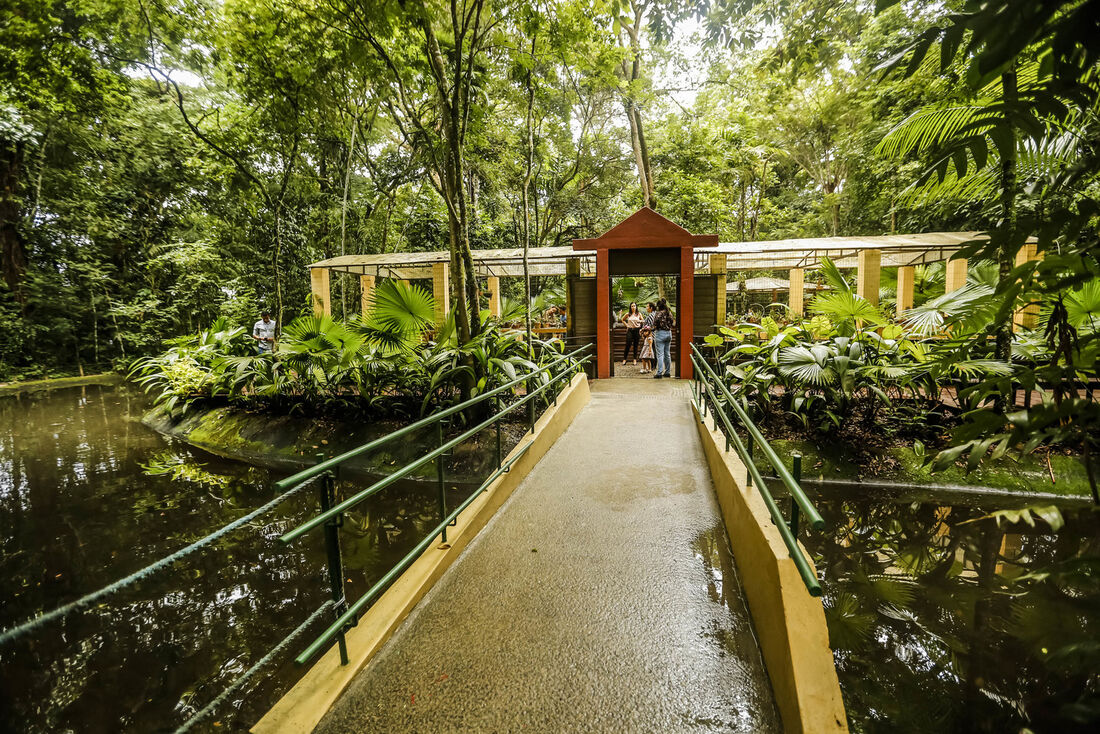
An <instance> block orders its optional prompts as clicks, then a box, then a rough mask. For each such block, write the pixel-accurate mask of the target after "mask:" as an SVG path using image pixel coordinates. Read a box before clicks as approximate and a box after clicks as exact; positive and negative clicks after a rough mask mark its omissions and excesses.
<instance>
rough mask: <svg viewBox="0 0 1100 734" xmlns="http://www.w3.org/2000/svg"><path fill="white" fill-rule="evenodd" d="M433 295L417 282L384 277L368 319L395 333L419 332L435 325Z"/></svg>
mask: <svg viewBox="0 0 1100 734" xmlns="http://www.w3.org/2000/svg"><path fill="white" fill-rule="evenodd" d="M435 307H436V303H435V298H434V297H433V296H432V294H430V293H428V292H427V291H426V290H424V289H423V288H421V287H420V286H418V285H413V284H411V283H405V282H403V281H400V280H387V281H386V282H385V283H383V284H382V285H381V286H379V287H378V288H376V289H375V291H374V297H373V298H372V299H371V313H370V316H371V320H372V321H373V322H374V323H375V324H376V325H377V326H378V327H379V328H382V329H388V330H390V331H392V332H394V333H397V334H402V335H407V334H420V333H423V332H424V331H426V330H428V329H430V328H431V327H432V326H434V325H435Z"/></svg>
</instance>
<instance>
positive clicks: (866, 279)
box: [856, 250, 882, 306]
mask: <svg viewBox="0 0 1100 734" xmlns="http://www.w3.org/2000/svg"><path fill="white" fill-rule="evenodd" d="M881 280H882V250H860V251H859V258H858V260H857V261H856V294H857V295H859V296H862V297H863V298H864V299H866V300H867V301H869V302H870V303H873V304H874V305H876V306H877V305H878V286H879V282H880V281H881Z"/></svg>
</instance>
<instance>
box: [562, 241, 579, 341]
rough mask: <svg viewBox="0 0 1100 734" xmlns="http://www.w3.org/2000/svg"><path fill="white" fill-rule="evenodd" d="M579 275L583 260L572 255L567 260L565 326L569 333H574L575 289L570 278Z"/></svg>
mask: <svg viewBox="0 0 1100 734" xmlns="http://www.w3.org/2000/svg"><path fill="white" fill-rule="evenodd" d="M579 277H581V261H580V259H579V258H575V257H571V258H569V259H568V260H566V261H565V328H566V330H567V332H568V333H569V334H572V333H573V289H572V288H571V287H570V286H569V279H570V278H579Z"/></svg>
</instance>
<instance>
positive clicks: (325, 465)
mask: <svg viewBox="0 0 1100 734" xmlns="http://www.w3.org/2000/svg"><path fill="white" fill-rule="evenodd" d="M590 348H591V345H590V344H585V345H584V346H582V347H580V348H579V349H574V350H573V351H572V352H569V353H568V354H563V355H562V356H560V357H558V358H557V359H555V360H554V361H553V362H551V363H550V364H547V365H544V366H542V367H540V368H538V369H537V370H534V371H532V372H528V373H527V374H526V375H524V376H523V377H517V378H516V379H514V380H512V381H511V382H508V383H506V384H504V385H501V386H500V387H496V388H493V389H492V390H488V391H486V392H483V393H481V394H480V395H478V396H477V397H474V398H470V399H469V400H464V401H463V402H461V403H458V404H457V405H452V406H451V407H450V408H446V409H444V410H440V411H438V412H435V413H432V414H431V415H429V416H426V417H424V418H421V419H420V420H418V421H416V422H414V423H410V424H409V425H407V426H405V427H404V428H399V429H398V430H396V431H394V432H393V433H388V434H386V435H385V436H381V437H380V438H376V439H375V440H373V441H370V442H369V443H365V444H363V445H362V446H358V447H356V448H354V449H349V450H348V451H345V452H344V453H342V454H340V455H338V456H333V457H332V458H330V459H326V460H324V461H322V462H320V463H319V464H316V465H314V466H311V467H309V468H308V469H303V470H302V471H300V472H298V473H297V474H293V475H291V476H289V477H287V478H285V479H280V480H279V481H277V482H275V488H276V489H286V488H287V487H290V486H292V485H294V484H297V483H300V482H306V481H309V480H310V479H313V478H314V477H319V476H321V475H322V474H324V473H326V472H328V471H330V470H332V469H334V468H336V467H338V466H340V465H341V464H343V463H344V462H346V461H348V460H350V459H354V458H355V457H357V456H360V455H362V454H364V453H366V452H368V451H373V450H375V449H377V448H380V447H382V446H385V445H386V444H387V443H389V442H390V441H393V440H394V439H397V438H401V437H404V436H407V435H409V434H410V433H413V432H415V431H418V430H420V429H421V428H424V427H426V426H430V425H432V424H434V423H438V422H439V421H441V420H442V419H444V418H447V417H448V416H452V415H454V414H455V413H460V412H462V411H464V410H466V409H467V408H471V407H473V406H475V405H478V404H479V403H481V402H484V401H485V400H488V399H489V398H491V397H493V396H495V395H499V394H500V393H502V392H504V391H505V390H510V389H512V388H513V387H515V386H516V385H518V384H520V383H521V382H527V381H529V380H530V379H531V378H532V377H534V376H535V375H538V374H541V373H542V372H545V371H546V370H549V369H551V368H552V367H554V366H556V365H558V364H560V363H561V362H562V361H564V360H566V359H570V358H572V357H574V356H575V355H577V354H579V353H580V352H583V351H585V350H586V349H590Z"/></svg>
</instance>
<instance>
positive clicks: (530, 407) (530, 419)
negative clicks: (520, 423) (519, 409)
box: [523, 377, 535, 433]
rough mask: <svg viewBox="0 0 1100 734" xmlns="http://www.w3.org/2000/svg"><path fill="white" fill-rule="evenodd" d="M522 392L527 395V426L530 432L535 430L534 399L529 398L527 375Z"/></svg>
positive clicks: (529, 384)
mask: <svg viewBox="0 0 1100 734" xmlns="http://www.w3.org/2000/svg"><path fill="white" fill-rule="evenodd" d="M523 386H524V392H525V393H526V397H527V399H528V400H527V427H528V428H530V429H531V433H534V432H535V401H534V400H533V399H532V398H531V378H530V377H528V378H527V381H526V382H525V383H524V385H523Z"/></svg>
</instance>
